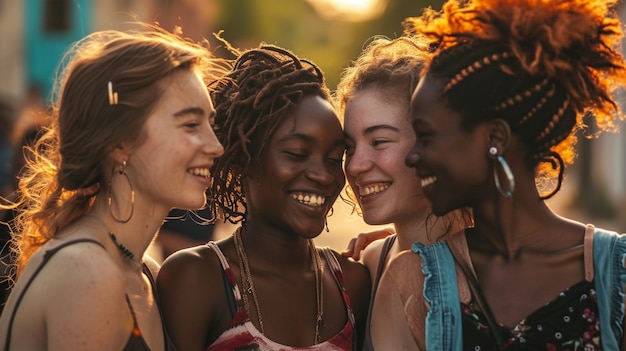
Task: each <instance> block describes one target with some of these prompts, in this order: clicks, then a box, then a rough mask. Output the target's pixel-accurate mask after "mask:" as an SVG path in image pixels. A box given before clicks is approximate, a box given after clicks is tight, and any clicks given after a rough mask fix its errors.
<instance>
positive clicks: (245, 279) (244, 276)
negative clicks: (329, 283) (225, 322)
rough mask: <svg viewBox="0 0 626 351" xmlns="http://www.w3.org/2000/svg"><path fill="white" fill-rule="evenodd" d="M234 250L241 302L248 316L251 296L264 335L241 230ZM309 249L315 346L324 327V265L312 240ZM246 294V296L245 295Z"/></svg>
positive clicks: (238, 232)
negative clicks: (311, 263) (235, 252)
mask: <svg viewBox="0 0 626 351" xmlns="http://www.w3.org/2000/svg"><path fill="white" fill-rule="evenodd" d="M234 239H235V248H236V249H237V257H238V258H239V270H240V271H241V281H242V283H244V285H245V286H244V288H245V291H244V293H243V294H242V296H243V302H244V305H245V308H246V312H247V313H248V315H250V301H249V299H248V296H247V295H248V294H250V295H252V300H253V301H254V307H255V309H256V315H257V320H258V321H259V327H260V329H261V334H265V328H264V325H263V317H262V316H261V306H260V304H259V299H258V297H257V294H256V291H255V289H254V281H253V279H252V272H251V271H250V264H249V263H248V255H247V254H246V251H245V249H244V247H243V241H242V239H241V228H238V229H237V231H235V235H234ZM309 248H310V250H311V257H312V259H313V270H314V272H315V293H316V298H317V301H316V303H317V316H316V319H315V340H314V341H313V342H314V343H315V344H319V343H320V331H321V328H322V326H323V325H324V283H323V281H322V278H323V276H324V265H323V264H322V259H321V257H320V254H319V252H318V251H317V249H316V248H315V245H314V244H313V240H309ZM246 292H247V294H246Z"/></svg>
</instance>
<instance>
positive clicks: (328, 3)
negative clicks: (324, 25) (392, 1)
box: [307, 0, 388, 22]
mask: <svg viewBox="0 0 626 351" xmlns="http://www.w3.org/2000/svg"><path fill="white" fill-rule="evenodd" d="M307 1H308V2H309V3H310V4H311V5H313V7H314V8H315V10H316V11H317V12H318V13H319V14H320V15H321V16H322V17H324V18H326V19H332V20H342V21H352V22H359V21H367V20H372V19H375V18H377V17H379V16H380V15H382V13H383V12H384V11H385V8H386V7H387V2H388V0H307Z"/></svg>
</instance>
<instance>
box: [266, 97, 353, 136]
mask: <svg viewBox="0 0 626 351" xmlns="http://www.w3.org/2000/svg"><path fill="white" fill-rule="evenodd" d="M287 134H293V135H301V136H304V135H308V136H310V137H318V136H319V135H323V134H328V135H329V136H333V135H339V136H340V137H343V133H342V130H341V124H340V123H339V119H338V118H337V115H336V114H335V111H334V109H333V107H332V105H331V104H330V102H328V101H327V100H325V99H324V98H322V97H320V96H316V95H309V96H305V97H303V98H302V99H301V100H300V102H299V103H298V105H296V106H295V108H294V109H293V110H292V111H291V112H290V113H288V114H287V116H286V117H285V118H284V119H283V120H282V121H281V122H280V124H279V126H278V128H277V130H276V132H275V133H274V135H273V137H272V138H273V139H277V138H278V139H280V138H283V137H284V136H285V135H287Z"/></svg>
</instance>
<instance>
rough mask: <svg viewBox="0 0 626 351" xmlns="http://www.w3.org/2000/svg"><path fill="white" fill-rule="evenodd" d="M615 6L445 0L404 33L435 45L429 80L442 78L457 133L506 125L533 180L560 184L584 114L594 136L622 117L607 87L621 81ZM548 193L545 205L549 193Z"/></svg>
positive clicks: (588, 0) (411, 21)
mask: <svg viewBox="0 0 626 351" xmlns="http://www.w3.org/2000/svg"><path fill="white" fill-rule="evenodd" d="M615 5H616V0H449V1H448V2H447V3H446V4H445V5H444V7H443V10H442V11H441V12H435V11H433V10H432V9H427V10H426V11H424V13H423V14H422V16H421V17H412V18H407V19H406V20H405V21H404V23H403V24H404V28H405V32H406V33H408V34H410V35H413V34H422V35H426V36H428V37H429V38H431V39H432V40H434V42H435V43H436V45H437V47H438V48H437V51H436V53H435V55H434V57H433V58H432V60H430V61H429V62H428V63H427V72H428V73H427V74H430V75H434V76H437V77H441V78H443V79H446V80H447V82H446V83H445V85H444V89H443V91H442V94H443V95H444V96H445V98H444V99H445V101H446V103H447V104H448V105H449V106H450V107H452V108H455V109H457V110H459V111H464V115H465V116H466V118H465V119H464V121H463V127H464V128H468V129H469V128H472V127H473V126H475V125H477V124H478V123H482V122H484V121H486V120H490V119H494V118H502V119H504V120H506V121H507V122H508V123H509V125H510V127H511V130H512V131H513V132H514V133H516V134H517V135H518V136H520V137H521V139H522V140H523V141H524V142H525V144H526V146H527V147H528V150H529V152H528V154H529V155H528V163H529V166H530V167H533V168H534V169H536V170H537V172H538V174H554V172H556V171H557V169H558V178H557V180H558V184H557V189H556V191H558V189H559V188H560V186H561V180H562V178H563V171H564V165H565V164H567V163H571V162H573V159H574V156H575V152H574V145H575V143H576V138H575V135H574V131H576V130H577V129H578V128H580V127H583V116H584V115H585V114H586V113H588V112H590V111H592V116H593V118H594V122H595V124H596V125H597V126H598V128H599V130H608V129H613V128H614V127H615V124H614V119H615V118H616V116H618V117H617V118H620V119H621V118H623V116H622V114H621V111H620V108H619V106H618V104H617V102H616V101H615V98H614V94H613V92H614V89H615V88H616V87H619V86H623V85H624V83H626V67H625V63H624V58H623V56H622V54H621V53H620V52H619V51H618V50H617V45H618V44H619V41H620V40H621V38H622V31H621V28H620V22H619V19H618V17H617V14H616V13H615V11H614V10H615V8H614V7H615ZM556 191H554V192H552V193H551V194H549V195H548V196H546V197H544V198H548V197H550V196H552V195H554V194H555V193H556Z"/></svg>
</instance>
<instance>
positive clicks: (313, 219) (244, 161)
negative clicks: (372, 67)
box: [157, 45, 370, 351]
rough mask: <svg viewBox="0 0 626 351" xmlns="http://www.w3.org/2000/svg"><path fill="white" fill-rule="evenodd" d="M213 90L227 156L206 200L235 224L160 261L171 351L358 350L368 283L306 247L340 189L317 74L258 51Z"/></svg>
mask: <svg viewBox="0 0 626 351" xmlns="http://www.w3.org/2000/svg"><path fill="white" fill-rule="evenodd" d="M210 89H211V91H212V94H211V95H212V98H213V101H214V102H215V108H216V111H217V117H216V120H215V131H216V135H217V136H218V139H219V140H220V142H221V143H222V145H224V148H225V154H224V157H222V158H220V159H219V160H217V162H216V164H215V166H214V168H213V173H214V175H215V179H214V180H213V184H212V186H211V195H212V197H213V198H214V200H215V202H214V206H215V210H216V213H217V214H218V217H224V219H225V220H229V221H230V222H232V223H239V224H240V226H239V227H238V228H237V230H236V231H235V232H234V233H233V235H232V236H231V237H229V238H226V239H224V240H221V241H218V242H209V243H208V244H207V245H202V246H198V247H195V248H190V249H186V250H182V251H179V252H177V253H175V254H173V255H172V256H170V257H169V258H168V259H167V260H166V261H165V262H164V263H163V267H162V269H161V271H160V273H159V277H158V280H157V285H158V288H159V294H160V299H161V302H162V304H163V308H164V315H165V320H166V324H167V326H168V330H169V331H170V333H171V335H172V338H173V339H174V342H175V344H176V346H177V347H178V349H180V350H188V351H194V350H197V351H201V350H235V349H237V350H239V349H241V350H243V349H245V350H355V349H360V345H357V344H360V343H361V340H362V338H363V327H364V325H365V318H366V316H367V308H368V300H369V292H370V278H369V273H368V271H367V269H366V268H365V266H363V265H361V264H360V263H357V262H354V261H351V260H348V259H347V258H344V257H342V256H341V255H340V254H339V253H337V252H335V251H332V250H329V249H322V248H317V247H316V246H315V245H314V243H313V241H312V239H313V238H315V237H316V236H318V235H319V234H320V233H321V232H322V230H324V225H325V221H326V216H327V215H328V213H329V211H331V207H332V204H333V203H334V201H335V199H336V198H337V196H339V194H340V192H341V190H342V188H343V186H344V184H345V178H344V173H343V170H342V159H343V154H344V151H345V140H344V135H343V131H342V129H341V125H340V123H339V119H338V118H337V116H336V114H335V112H334V110H333V107H332V105H331V103H330V93H329V90H328V88H327V87H326V85H325V81H324V76H323V75H322V72H321V71H320V70H319V68H317V67H316V66H315V65H314V64H313V63H311V62H309V61H307V60H304V59H300V58H298V57H297V56H295V55H294V54H293V53H291V52H289V51H287V50H285V49H283V48H280V47H277V46H271V45H261V46H260V47H258V48H256V49H252V50H248V51H245V52H243V53H242V54H240V55H239V56H238V58H237V60H236V61H235V62H234V65H233V68H232V70H231V71H230V73H228V74H227V75H226V76H225V77H224V78H223V79H221V80H220V81H218V82H216V83H215V84H214V85H212V86H211V87H210ZM355 326H358V327H359V328H358V329H355Z"/></svg>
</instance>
